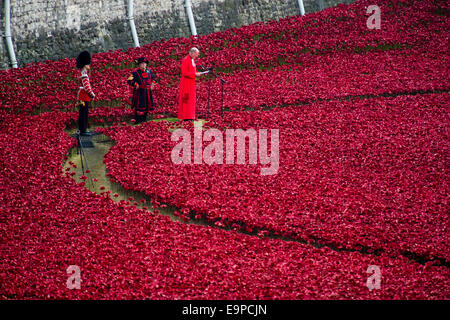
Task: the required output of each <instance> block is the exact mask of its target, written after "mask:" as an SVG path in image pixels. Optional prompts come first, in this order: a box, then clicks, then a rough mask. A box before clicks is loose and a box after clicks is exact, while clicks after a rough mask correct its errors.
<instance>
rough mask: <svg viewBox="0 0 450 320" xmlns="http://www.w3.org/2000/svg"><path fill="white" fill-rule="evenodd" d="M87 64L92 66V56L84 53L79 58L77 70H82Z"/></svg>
mask: <svg viewBox="0 0 450 320" xmlns="http://www.w3.org/2000/svg"><path fill="white" fill-rule="evenodd" d="M87 64H91V54H90V53H89V52H87V51H83V52H81V53H80V54H79V55H78V57H77V68H78V69H82V68H83V67H84V66H85V65H87Z"/></svg>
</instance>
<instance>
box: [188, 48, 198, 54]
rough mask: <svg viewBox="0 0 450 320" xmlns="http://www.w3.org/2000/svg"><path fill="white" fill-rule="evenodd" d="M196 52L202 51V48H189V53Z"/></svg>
mask: <svg viewBox="0 0 450 320" xmlns="http://www.w3.org/2000/svg"><path fill="white" fill-rule="evenodd" d="M195 52H200V50H198V49H197V48H196V47H192V48H191V49H189V53H195Z"/></svg>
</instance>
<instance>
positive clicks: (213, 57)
mask: <svg viewBox="0 0 450 320" xmlns="http://www.w3.org/2000/svg"><path fill="white" fill-rule="evenodd" d="M392 3H393V4H394V5H393V6H392ZM368 4H369V2H367V1H357V2H356V3H354V4H352V5H339V6H338V7H335V8H329V9H326V10H324V11H322V12H319V13H314V14H309V15H306V16H304V17H291V18H286V19H283V20H280V21H272V22H269V23H265V24H264V23H257V24H254V25H250V26H246V27H242V28H240V29H230V30H227V31H225V32H221V33H215V34H211V35H206V36H200V37H199V38H197V39H193V38H191V39H171V40H168V41H161V42H154V43H152V44H149V45H146V46H143V47H142V48H137V49H130V50H128V51H114V52H108V53H101V54H97V55H94V56H93V61H94V62H93V69H94V71H93V74H92V77H91V79H92V83H93V88H94V91H95V92H96V94H97V96H98V99H99V100H100V101H99V102H97V105H96V108H95V109H93V110H91V113H90V116H91V121H92V122H93V121H97V122H104V121H106V122H108V123H109V124H110V126H109V127H108V128H105V129H99V130H100V131H102V132H104V133H105V134H107V135H109V136H111V138H112V139H113V140H115V141H116V145H115V146H114V147H113V148H112V149H111V150H110V152H109V153H108V154H107V155H106V157H105V163H106V165H107V169H108V174H109V175H110V177H111V179H113V180H114V181H117V182H119V183H120V184H121V185H122V186H123V187H124V188H125V189H130V190H136V191H142V192H145V193H147V194H148V195H150V196H151V197H152V198H153V199H154V205H155V209H156V211H155V212H154V213H152V212H149V211H146V210H141V209H138V208H136V207H135V206H132V205H131V206H130V205H126V204H125V203H116V202H113V201H112V200H111V199H110V198H109V194H108V193H104V194H102V195H98V194H95V193H92V192H91V191H89V190H87V189H86V188H84V186H83V183H81V184H79V183H77V182H76V181H75V180H74V179H72V177H71V176H70V174H63V173H62V172H63V170H62V164H63V162H64V160H65V159H67V154H68V150H69V149H70V148H72V147H74V146H75V141H74V139H72V138H71V137H70V136H69V135H68V134H67V133H66V132H65V128H66V127H67V126H68V125H69V124H70V123H72V122H73V121H74V119H76V117H77V113H76V111H75V109H74V108H73V107H74V96H75V93H76V88H77V87H78V85H79V84H78V82H77V79H76V70H74V60H73V59H62V60H59V61H46V62H44V63H36V64H31V65H28V66H26V67H24V68H21V69H17V70H10V71H2V72H0V79H1V83H2V84H1V89H2V90H1V92H0V97H1V105H0V146H1V147H0V163H2V166H1V168H0V170H1V173H0V182H1V183H0V212H1V229H0V230H1V234H2V244H1V246H2V250H1V252H2V259H1V262H0V298H2V299H33V298H34V299H35V298H44V299H47V298H48V299H54V298H69V299H82V298H87V299H99V298H112V299H119V298H137V299H142V298H149V299H191V298H197V299H236V298H239V299H304V298H306V299H307V298H310V299H319V298H323V299H347V298H352V299H399V298H408V299H442V298H444V299H448V298H449V297H450V290H449V289H450V283H449V276H450V272H449V269H448V260H449V247H448V243H449V233H448V226H449V220H448V182H447V181H448V172H447V171H448V170H447V160H448V159H447V158H448V156H447V155H448V120H449V119H448V113H447V110H448V100H449V92H448V83H449V76H448V72H447V71H446V70H447V65H448V59H449V58H448V56H449V55H448V40H447V39H448V32H449V31H448V30H449V28H448V26H449V22H448V19H446V15H445V14H442V12H444V13H445V12H448V9H449V8H448V4H445V3H440V8H438V7H436V6H435V4H434V2H433V1H414V0H410V1H380V3H379V5H380V6H381V9H382V16H383V17H384V18H383V20H382V29H381V30H378V31H375V30H369V29H367V26H366V24H365V21H366V19H367V15H366V14H365V6H367V5H368ZM370 4H372V3H370ZM389 4H391V5H389ZM192 45H196V46H198V47H199V48H200V49H201V51H202V52H203V53H204V56H203V57H201V58H200V60H201V63H203V64H205V65H212V64H213V63H214V64H215V66H216V68H217V73H218V74H220V75H221V76H222V77H223V78H225V79H226V80H227V81H228V82H227V84H226V90H225V99H224V106H225V108H226V109H225V111H226V112H225V113H224V116H223V118H222V117H220V116H218V112H217V108H218V106H219V105H220V104H219V103H218V101H219V100H220V85H219V84H218V81H217V80H212V83H213V85H212V101H214V103H213V104H212V113H213V116H212V117H211V119H210V121H209V122H208V123H206V124H205V125H206V126H210V127H214V128H219V129H225V128H242V129H246V128H267V129H279V132H280V144H279V153H280V155H279V159H280V168H279V171H278V173H277V174H276V175H273V176H261V175H260V174H259V167H260V166H259V165H175V164H173V163H172V162H171V160H170V153H171V149H172V147H173V146H174V144H175V142H172V141H171V139H170V132H169V130H168V129H169V128H170V127H173V126H174V125H175V126H179V125H181V124H180V123H175V124H173V123H169V122H166V121H161V122H158V123H155V122H148V123H146V124H144V125H140V126H133V125H128V124H126V123H125V124H124V123H122V121H123V120H124V119H127V117H129V116H130V115H131V113H132V111H131V110H130V109H128V108H127V107H126V106H127V103H128V101H129V93H130V92H129V89H128V87H127V86H126V82H125V78H126V75H127V74H128V73H129V72H130V69H129V68H131V67H134V66H133V65H131V64H129V62H130V61H132V60H133V59H134V58H136V57H138V56H141V55H146V56H148V57H149V58H150V59H151V60H152V62H151V67H152V68H154V69H155V72H156V73H157V74H158V75H159V77H160V81H159V88H158V89H157V91H156V99H157V108H156V110H155V111H154V113H155V116H157V117H163V116H164V115H163V114H165V115H176V111H177V103H176V101H177V97H176V96H177V85H178V84H177V82H176V81H177V79H178V67H179V65H178V64H179V59H180V58H182V56H183V54H184V53H185V52H186V50H187V48H189V47H190V46H192ZM242 52H245V54H242ZM207 84H208V83H207V81H205V80H203V81H199V83H198V101H199V103H198V109H199V110H198V111H199V112H202V111H205V107H206V103H205V102H204V101H205V100H206V97H207V96H206V95H207ZM389 95H391V96H389ZM111 101H114V102H117V101H119V103H118V105H115V104H113V103H110V102H111ZM246 108H247V109H246ZM250 109H251V110H250ZM231 110H233V112H230V111H231ZM47 111H48V112H47ZM105 119H108V120H110V121H108V120H105ZM114 122H116V123H114ZM184 126H185V127H186V128H187V129H188V130H192V127H191V125H190V124H184ZM161 204H168V205H173V206H176V207H177V208H178V210H177V214H178V215H180V216H182V217H184V219H203V220H207V221H209V222H211V224H213V225H214V224H215V225H216V226H217V227H218V228H217V227H212V226H211V227H207V226H198V225H187V224H184V223H180V222H173V221H171V220H170V219H169V218H168V217H165V216H161V215H159V214H158V211H157V207H158V205H161ZM224 227H229V228H224ZM238 231H243V232H245V233H241V232H238ZM268 235H269V236H273V235H274V236H280V237H282V238H280V239H276V238H275V237H266V236H268ZM286 239H290V240H299V241H287V240H286ZM416 260H417V261H416ZM70 265H77V266H79V267H80V270H81V280H82V283H81V289H78V290H77V289H76V290H70V289H68V288H67V286H66V281H67V278H68V275H67V273H66V269H67V267H68V266H70ZM369 265H377V266H379V267H380V270H381V274H382V280H381V288H380V289H374V290H369V288H368V287H367V286H366V280H367V278H368V276H369V274H367V273H366V270H367V268H368V266H369Z"/></svg>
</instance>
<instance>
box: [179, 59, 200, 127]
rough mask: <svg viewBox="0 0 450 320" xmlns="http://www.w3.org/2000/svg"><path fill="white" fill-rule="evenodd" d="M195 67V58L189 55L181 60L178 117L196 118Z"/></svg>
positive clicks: (181, 118) (182, 118)
mask: <svg viewBox="0 0 450 320" xmlns="http://www.w3.org/2000/svg"><path fill="white" fill-rule="evenodd" d="M196 72H197V68H196V67H195V63H194V60H193V59H192V58H191V56H189V55H187V56H186V57H185V58H184V59H183V60H182V61H181V82H180V98H179V107H178V118H179V119H180V120H184V119H193V120H194V119H195V73H196Z"/></svg>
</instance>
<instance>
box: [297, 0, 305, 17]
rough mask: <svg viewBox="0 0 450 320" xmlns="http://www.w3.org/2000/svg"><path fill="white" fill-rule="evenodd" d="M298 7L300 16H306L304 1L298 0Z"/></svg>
mask: <svg viewBox="0 0 450 320" xmlns="http://www.w3.org/2000/svg"><path fill="white" fill-rule="evenodd" d="M298 6H299V7H300V15H301V16H304V15H305V7H304V6H303V0H298Z"/></svg>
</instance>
